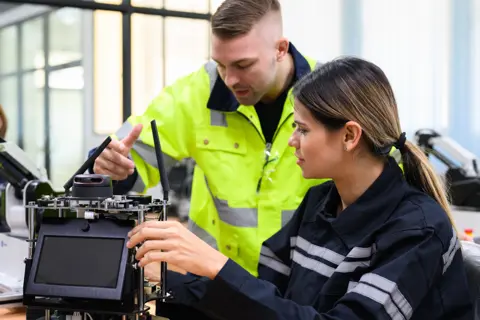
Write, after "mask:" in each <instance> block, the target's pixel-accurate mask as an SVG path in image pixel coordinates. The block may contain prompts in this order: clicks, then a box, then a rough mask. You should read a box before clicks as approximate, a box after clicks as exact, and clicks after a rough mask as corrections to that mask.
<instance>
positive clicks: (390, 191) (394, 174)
mask: <svg viewBox="0 0 480 320" xmlns="http://www.w3.org/2000/svg"><path fill="white" fill-rule="evenodd" d="M407 188H408V186H407V183H406V181H405V180H404V178H403V174H402V171H401V169H400V167H399V166H398V164H397V163H396V161H395V160H394V159H393V158H391V157H389V159H388V162H387V163H386V165H385V168H384V170H383V171H382V173H381V174H380V176H379V177H378V178H377V180H375V181H374V182H373V184H372V185H371V186H370V187H369V188H368V189H367V190H366V191H365V193H363V194H362V195H361V196H360V198H358V199H357V201H355V202H354V203H352V204H351V205H350V206H348V207H347V208H346V209H345V210H344V211H342V212H341V213H340V214H339V215H338V217H336V218H334V219H333V220H332V219H331V218H328V216H332V214H335V213H336V210H337V206H338V204H339V201H340V196H339V195H338V191H337V188H336V187H335V185H334V184H332V188H331V189H330V191H329V193H328V195H327V197H326V201H324V202H323V204H320V206H319V210H318V211H317V212H318V214H317V215H316V218H317V219H321V220H324V221H328V223H330V224H331V226H332V228H333V229H334V230H335V231H336V233H337V234H338V235H339V236H340V237H341V238H342V240H343V241H344V243H345V244H346V245H347V246H349V247H353V246H355V244H358V242H359V241H361V240H362V239H363V238H364V237H366V236H367V235H369V234H371V233H372V232H373V231H375V229H377V228H378V227H379V226H381V225H383V224H384V222H385V221H387V220H388V218H389V217H390V215H391V214H392V213H393V212H394V210H395V208H397V206H398V205H399V203H400V202H401V201H402V199H403V197H404V195H405V193H406V190H407Z"/></svg>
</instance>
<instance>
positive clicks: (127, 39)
mask: <svg viewBox="0 0 480 320" xmlns="http://www.w3.org/2000/svg"><path fill="white" fill-rule="evenodd" d="M3 1H4V2H10V3H18V4H31V5H42V6H49V7H51V8H52V10H50V11H47V12H45V13H40V14H37V15H33V16H29V17H26V18H25V19H22V20H20V21H16V22H14V23H11V24H5V25H4V26H2V28H4V27H8V26H12V25H15V26H16V28H17V34H18V43H17V51H18V52H17V54H18V61H17V71H16V72H12V73H8V74H0V77H4V76H5V77H6V76H13V75H15V74H16V76H17V89H18V90H17V91H18V92H17V99H18V123H17V125H18V141H17V143H18V145H19V146H20V147H22V148H23V146H24V143H23V141H24V134H23V128H24V123H23V113H24V106H23V91H24V90H23V84H22V79H23V75H24V74H25V73H28V72H33V71H35V70H39V69H28V70H23V69H22V62H23V61H22V58H23V57H22V40H23V34H22V32H21V25H22V24H23V23H24V22H26V21H29V20H32V19H36V18H38V17H42V18H43V32H44V35H43V36H44V38H43V49H44V52H45V66H44V70H45V86H44V114H45V168H46V170H47V173H48V175H49V176H50V173H51V160H50V151H51V148H50V147H51V146H50V143H51V142H50V135H49V127H50V117H49V115H50V107H49V104H50V96H49V93H50V87H49V77H50V73H51V72H53V71H56V70H61V69H65V68H70V67H74V66H83V67H84V68H85V61H82V60H77V61H73V62H70V63H66V64H62V65H58V66H53V67H52V66H50V65H49V62H48V56H49V42H50V39H49V19H48V17H49V15H50V14H51V13H52V12H53V11H54V10H56V9H60V8H64V7H71V8H78V9H87V10H93V11H94V10H106V11H114V12H119V13H121V14H122V67H123V77H122V85H123V89H122V94H123V97H122V101H123V108H122V120H123V121H126V120H127V118H128V117H129V116H130V114H131V112H132V87H131V82H132V69H131V42H132V37H131V30H132V22H131V17H132V14H134V13H140V14H146V15H156V16H161V17H177V18H188V19H199V20H208V21H209V20H210V18H211V14H210V13H195V12H184V11H175V10H167V9H164V8H162V9H157V8H147V7H137V6H133V5H132V3H131V0H123V2H122V3H121V4H108V3H101V2H95V1H84V0H3ZM209 7H210V5H209ZM209 12H210V10H209ZM163 24H164V28H163V32H162V33H163V39H164V38H165V37H164V35H165V20H163ZM84 30H85V29H84V28H82V32H83V31H84ZM82 36H83V37H85V36H86V35H82ZM87 36H88V35H87ZM163 41H165V40H163ZM85 43H86V41H82V45H83V46H84V45H85ZM163 50H166V49H165V45H163ZM83 51H84V52H85V50H83ZM0 54H1V53H0ZM89 54H92V53H91V52H89ZM82 58H83V59H87V60H89V59H91V58H90V57H85V56H84V57H82ZM89 61H90V60H89ZM163 63H164V64H165V61H164V62H163ZM164 67H165V65H164ZM164 70H165V68H164ZM85 74H87V73H85ZM163 77H164V78H165V72H164V74H163ZM90 80H91V79H85V82H86V83H87V82H88V81H90ZM164 80H165V79H164ZM164 82H165V81H164ZM91 90H93V88H90V87H89V88H88V91H91ZM86 91H87V90H86V89H84V97H85V98H87V99H88V94H87V92H86ZM92 93H93V92H90V94H92ZM89 102H90V101H86V104H88V103H89ZM91 102H93V101H91ZM84 114H85V115H87V114H90V115H91V113H87V112H85V113H84ZM92 120H93V119H91V117H87V118H86V122H87V121H92Z"/></svg>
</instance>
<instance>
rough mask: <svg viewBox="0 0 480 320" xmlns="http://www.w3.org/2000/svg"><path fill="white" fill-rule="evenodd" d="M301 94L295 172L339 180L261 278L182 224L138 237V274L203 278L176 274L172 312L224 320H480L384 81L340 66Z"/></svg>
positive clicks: (304, 211) (440, 202)
mask: <svg viewBox="0 0 480 320" xmlns="http://www.w3.org/2000/svg"><path fill="white" fill-rule="evenodd" d="M293 94H294V97H295V113H294V123H295V126H296V129H295V131H294V133H293V135H292V136H291V138H290V145H291V146H292V147H293V148H295V155H296V156H297V158H298V161H297V164H298V165H299V166H300V167H301V169H302V172H303V175H304V177H305V178H311V179H313V178H326V177H329V178H332V181H331V182H329V183H325V184H322V185H319V186H317V187H313V188H311V189H310V190H309V191H308V193H307V195H306V196H305V198H304V200H303V202H302V204H301V205H300V207H299V208H298V210H297V211H296V213H295V216H294V217H293V219H292V220H291V221H290V223H289V224H288V225H286V226H285V227H284V228H283V229H282V230H281V231H279V232H278V233H277V234H275V235H274V236H273V237H271V238H270V239H269V240H268V241H266V242H265V243H264V247H263V248H262V252H261V258H260V266H259V278H258V279H257V278H255V277H253V276H251V275H250V274H249V273H247V272H246V271H245V270H243V269H242V268H241V267H239V265H237V264H236V263H235V262H233V261H232V260H230V259H228V258H227V257H225V256H224V255H223V254H221V253H220V252H218V251H216V250H214V249H212V248H211V247H209V246H208V245H207V244H205V243H203V242H201V241H200V240H199V239H198V238H196V237H195V236H194V235H192V234H191V233H190V232H188V231H187V230H186V229H185V228H183V227H181V226H180V225H179V224H178V223H174V222H147V223H144V224H142V225H140V226H138V227H137V228H135V229H134V230H132V232H131V234H130V236H131V238H130V241H129V243H128V247H130V248H131V247H133V246H136V245H137V244H140V243H141V242H143V241H145V240H146V242H145V243H144V244H143V245H142V246H141V247H140V248H139V250H138V252H137V259H138V260H140V265H141V266H144V265H146V264H148V263H151V262H152V261H166V262H168V263H171V264H173V265H176V266H178V267H180V268H182V269H184V270H186V271H188V272H189V273H190V274H195V275H198V277H193V276H186V275H185V276H184V275H176V276H175V274H173V273H172V274H171V275H169V276H170V277H169V278H168V281H167V284H168V286H169V288H170V289H171V292H172V295H173V299H172V301H171V303H172V304H179V305H182V306H186V307H191V308H194V309H196V310H199V311H201V312H202V313H204V314H206V315H208V316H210V317H212V318H215V319H472V306H471V302H470V296H469V293H468V289H467V281H466V276H465V271H464V265H463V259H462V253H461V250H459V248H460V242H459V239H458V237H457V234H456V230H455V227H454V226H453V224H452V222H451V217H450V213H449V205H448V201H447V198H446V195H445V191H444V188H443V186H442V185H441V183H440V180H439V179H438V178H437V176H436V174H435V172H434V170H433V169H432V167H431V166H430V164H429V162H428V160H427V159H426V157H425V156H424V154H423V153H422V151H420V150H419V149H418V148H417V147H416V146H415V145H414V144H412V143H411V142H409V141H408V140H407V139H406V136H405V133H402V131H401V129H400V123H399V118H398V111H397V106H396V102H395V98H394V94H393V92H392V89H391V87H390V84H389V82H388V80H387V78H386V76H385V75H384V73H383V72H382V71H381V70H380V69H379V68H378V67H377V66H375V65H374V64H372V63H369V62H367V61H364V60H361V59H357V58H343V59H338V60H334V61H332V62H330V63H327V64H325V65H323V66H322V67H320V68H319V69H317V70H316V71H314V72H313V73H311V74H309V75H308V76H306V77H305V78H303V79H302V80H301V81H299V83H298V84H297V85H296V86H295V88H294V91H293ZM392 147H396V148H397V149H399V150H400V151H401V153H402V160H403V168H404V172H403V173H402V171H401V169H400V168H399V167H398V165H397V164H396V162H395V161H394V160H393V159H392V158H391V157H389V151H390V150H391V148H392ZM160 250H163V252H161V251H160Z"/></svg>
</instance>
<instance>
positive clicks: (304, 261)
mask: <svg viewBox="0 0 480 320" xmlns="http://www.w3.org/2000/svg"><path fill="white" fill-rule="evenodd" d="M293 261H294V262H296V263H298V264H299V265H301V266H302V267H304V268H305V269H308V270H312V271H314V272H316V273H319V274H321V275H322V276H325V277H331V276H332V274H333V272H334V271H335V269H333V268H332V267H330V266H327V265H326V264H325V263H323V262H320V261H317V260H315V259H312V258H308V257H306V256H304V255H303V254H301V253H300V252H298V251H297V250H295V251H294V252H293Z"/></svg>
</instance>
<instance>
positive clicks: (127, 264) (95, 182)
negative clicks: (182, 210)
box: [23, 121, 171, 319]
mask: <svg viewBox="0 0 480 320" xmlns="http://www.w3.org/2000/svg"><path fill="white" fill-rule="evenodd" d="M151 127H152V133H153V137H154V141H155V149H156V154H157V161H158V167H159V169H160V177H161V184H162V189H163V200H152V198H151V196H141V195H130V196H129V195H127V196H124V195H121V196H116V195H113V191H112V190H113V188H112V181H111V180H110V178H109V177H108V176H104V175H98V174H81V173H82V172H85V170H86V168H88V166H89V165H90V164H91V163H92V162H93V161H94V160H95V158H96V157H97V156H98V155H99V154H100V153H101V152H102V150H103V149H104V148H105V147H106V146H107V145H108V143H109V142H110V138H107V139H106V140H105V141H104V142H103V143H102V145H101V146H100V147H99V148H98V149H97V151H96V152H95V153H94V154H93V155H92V156H91V157H90V158H89V159H88V160H87V162H86V163H85V164H84V165H83V166H82V167H81V168H80V169H79V170H78V171H77V173H76V174H75V175H74V176H73V177H72V178H71V179H70V180H69V181H68V182H67V183H66V184H65V186H64V188H65V195H62V196H59V197H51V196H48V195H45V196H43V197H41V198H40V199H38V200H36V201H30V202H29V203H28V204H27V205H26V208H27V209H28V226H29V228H28V231H29V234H28V244H29V251H28V258H27V259H26V260H25V263H26V265H25V277H24V295H23V303H24V305H26V306H28V307H29V308H33V309H41V310H44V311H45V319H50V317H51V316H52V315H53V312H55V314H56V315H62V314H69V315H71V314H72V313H73V314H74V315H75V313H77V314H78V313H85V315H88V316H90V318H91V319H95V318H96V317H97V316H98V317H99V318H101V319H105V317H108V318H109V319H112V318H113V319H115V318H117V317H118V318H121V319H130V318H132V319H133V318H135V319H140V318H141V319H147V318H151V317H152V316H151V315H149V313H148V307H146V306H145V304H146V302H148V301H151V300H165V299H168V298H170V297H171V296H170V295H169V294H168V293H167V292H166V270H167V266H166V264H165V263H162V265H161V275H160V278H161V283H160V287H159V288H158V289H157V288H156V287H151V286H149V285H148V283H147V282H146V281H145V280H144V271H143V268H140V267H138V265H137V263H136V260H135V252H136V249H135V248H134V249H128V248H127V247H126V242H127V241H128V232H129V231H131V230H132V228H133V227H135V225H137V224H140V223H142V222H144V221H145V220H146V216H147V214H153V213H159V220H166V217H167V207H168V204H169V199H168V194H169V189H170V188H169V183H168V180H167V175H166V174H165V169H164V163H163V158H162V155H161V146H160V141H159V138H158V133H157V126H156V123H155V121H152V123H151Z"/></svg>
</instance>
